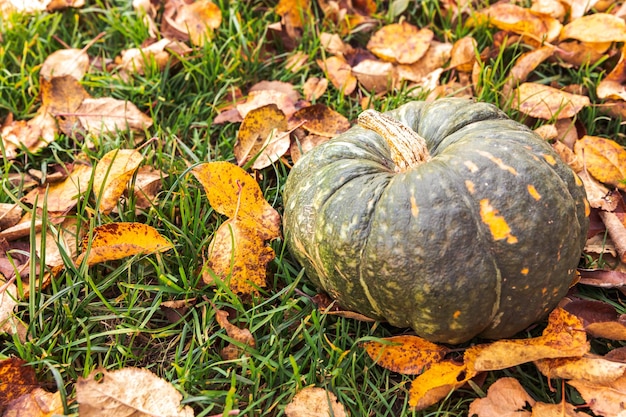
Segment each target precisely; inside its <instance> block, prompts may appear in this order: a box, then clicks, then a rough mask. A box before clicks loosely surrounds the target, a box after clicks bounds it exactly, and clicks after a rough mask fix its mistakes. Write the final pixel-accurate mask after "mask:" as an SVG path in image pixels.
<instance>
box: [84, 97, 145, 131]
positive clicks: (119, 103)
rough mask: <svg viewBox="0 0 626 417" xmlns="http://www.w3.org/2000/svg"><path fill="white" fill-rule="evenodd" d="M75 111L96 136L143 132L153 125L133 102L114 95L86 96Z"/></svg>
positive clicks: (87, 129)
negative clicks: (130, 131)
mask: <svg viewBox="0 0 626 417" xmlns="http://www.w3.org/2000/svg"><path fill="white" fill-rule="evenodd" d="M75 113H76V117H77V118H78V120H79V121H80V123H81V125H82V127H83V129H85V130H86V131H87V132H88V133H91V134H93V135H96V136H97V135H100V134H102V133H117V132H120V131H122V132H124V131H126V130H133V131H137V132H141V131H143V130H145V129H148V128H149V127H150V126H152V119H151V118H150V117H149V116H147V115H146V114H144V113H142V112H141V111H140V110H139V109H138V108H137V106H135V105H134V104H133V103H131V102H128V101H124V100H118V99H115V98H112V97H101V98H86V99H84V100H83V101H82V103H81V104H80V106H79V107H78V108H77V109H76V112H75Z"/></svg>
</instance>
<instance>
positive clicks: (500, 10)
mask: <svg viewBox="0 0 626 417" xmlns="http://www.w3.org/2000/svg"><path fill="white" fill-rule="evenodd" d="M477 17H478V20H479V21H488V22H489V23H490V24H492V25H493V26H495V27H497V28H498V29H501V30H506V31H510V32H513V33H517V34H520V35H526V36H529V37H531V38H532V39H534V40H537V41H542V42H552V41H553V40H554V39H556V37H557V36H558V35H559V33H560V31H561V27H562V25H561V24H560V23H559V21H558V20H556V19H555V18H553V17H550V16H547V15H543V14H539V13H537V14H536V13H534V12H533V11H531V10H530V9H525V8H523V7H520V6H517V5H514V4H511V3H497V4H494V5H493V6H490V7H488V8H486V9H483V10H481V11H479V12H478V13H477Z"/></svg>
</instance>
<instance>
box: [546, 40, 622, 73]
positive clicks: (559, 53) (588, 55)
mask: <svg viewBox="0 0 626 417" xmlns="http://www.w3.org/2000/svg"><path fill="white" fill-rule="evenodd" d="M611 44H612V42H580V41H576V40H574V41H564V42H560V43H559V45H558V48H556V50H555V52H554V55H555V56H556V57H558V58H559V59H560V60H561V61H563V62H565V63H566V64H569V65H573V66H575V67H580V66H582V65H586V64H593V63H595V62H597V61H598V60H600V58H602V57H603V56H604V55H605V54H606V53H607V51H608V49H609V48H610V47H611Z"/></svg>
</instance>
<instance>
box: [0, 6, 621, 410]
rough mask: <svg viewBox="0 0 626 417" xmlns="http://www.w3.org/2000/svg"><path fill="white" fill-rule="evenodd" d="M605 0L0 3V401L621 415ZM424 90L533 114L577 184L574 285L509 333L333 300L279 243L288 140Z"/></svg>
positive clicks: (291, 152) (617, 162) (615, 126)
mask: <svg viewBox="0 0 626 417" xmlns="http://www.w3.org/2000/svg"><path fill="white" fill-rule="evenodd" d="M625 18H626V3H622V2H619V1H613V0H601V1H598V0H594V1H587V0H585V1H578V0H563V1H557V0H536V1H532V2H530V1H526V2H512V1H511V2H508V1H503V2H499V3H491V4H490V3H488V2H480V1H473V0H464V1H451V0H425V1H420V2H412V1H402V0H395V1H390V2H378V1H373V0H359V1H357V0H353V1H339V2H335V1H322V0H318V1H312V0H311V1H309V0H291V1H289V0H281V1H278V2H271V1H246V2H244V1H215V2H211V1H209V0H198V1H183V0H163V1H156V0H155V1H150V0H145V1H141V0H136V1H133V2H132V4H131V2H127V1H113V0H111V1H103V0H98V1H93V2H84V1H81V0H75V1H70V0H66V1H63V0H51V1H42V2H32V3H30V2H15V1H7V0H0V62H2V67H0V123H2V125H1V127H0V129H1V130H0V137H1V141H0V163H1V164H2V170H1V172H0V183H1V187H2V188H1V190H0V248H1V250H0V415H4V416H14V415H33V416H48V415H53V414H61V415H77V413H79V412H80V414H81V415H85V416H105V415H107V416H108V415H119V416H125V415H141V416H143V415H145V416H157V415H159V416H164V415H168V416H178V415H181V416H192V415H196V416H217V415H224V416H226V415H246V416H273V415H276V416H280V415H287V416H302V415H306V416H326V415H329V412H330V410H331V409H332V413H333V414H332V415H335V416H341V415H352V416H361V415H368V416H398V415H424V416H427V415H430V416H435V415H437V416H465V415H468V413H469V414H477V415H478V416H482V417H487V416H496V415H497V416H501V415H507V413H509V415H513V414H511V413H514V415H526V416H530V415H531V412H532V415H580V414H575V411H578V412H582V413H585V414H587V415H603V416H617V415H623V413H624V412H625V411H624V404H625V403H626V376H625V371H626V359H625V358H626V354H624V353H623V352H624V350H623V348H624V340H626V325H625V324H624V320H623V317H624V316H623V314H624V313H626V308H625V305H624V302H623V288H624V286H625V285H626V267H625V264H626V216H625V214H624V212H625V204H624V200H623V198H622V196H621V194H620V192H623V191H625V190H626V182H625V178H626V151H625V150H624V148H623V146H624V145H625V144H626V128H625V127H624V122H623V120H626V58H625V55H626V49H625V48H626V47H625V46H624V45H625V44H626V22H625V20H624V19H625ZM444 96H459V97H471V98H474V99H476V100H481V101H487V102H490V103H493V104H496V105H497V106H498V107H500V108H501V109H503V110H504V111H505V112H506V113H507V114H508V115H509V116H510V117H511V118H513V119H514V120H517V121H519V122H521V123H524V124H526V125H527V126H529V127H530V128H532V129H535V131H536V132H537V133H538V134H539V135H540V136H541V137H542V138H544V139H545V140H546V141H549V143H550V144H551V145H552V146H553V148H554V149H555V150H556V151H557V153H558V154H559V155H560V156H561V157H562V158H563V159H564V160H565V161H566V162H567V163H568V164H569V165H570V166H571V167H572V169H573V170H574V171H576V172H577V173H578V174H579V176H580V178H581V179H582V181H583V183H584V185H585V188H586V190H587V194H588V197H589V198H588V199H589V204H590V207H589V210H590V218H591V229H590V233H589V240H588V242H587V245H586V247H585V252H584V254H583V256H582V257H581V263H580V268H579V281H578V282H577V283H576V284H575V286H573V287H572V288H571V290H570V294H569V295H568V297H567V298H566V299H565V300H564V301H563V302H562V303H561V307H562V308H559V309H557V310H555V311H554V312H553V313H552V314H551V315H550V318H549V320H546V321H545V322H543V323H538V324H537V325H536V326H533V327H532V328H529V329H527V331H525V332H523V333H522V334H520V335H519V336H518V337H516V338H515V340H506V341H500V342H495V343H490V342H489V341H485V340H472V341H471V342H469V343H465V344H463V345H460V346H444V345H436V344H432V343H430V342H427V341H425V340H422V339H420V338H418V337H416V336H413V335H411V334H410V331H408V330H407V329H396V328H393V327H391V326H388V325H387V324H385V323H377V322H372V321H369V320H367V318H366V317H362V316H359V315H358V314H355V313H353V312H346V311H341V307H340V305H341V300H339V303H338V304H337V303H333V302H332V301H331V300H329V299H328V298H327V297H326V296H325V295H324V294H319V293H318V290H317V289H316V288H314V287H313V286H312V285H311V284H310V283H309V282H308V281H307V279H306V276H305V275H304V273H303V271H302V270H301V267H300V266H299V265H298V264H297V263H296V262H295V261H294V260H293V258H292V257H291V256H290V254H289V253H288V252H287V250H286V248H285V245H284V243H283V240H282V234H281V228H282V225H281V214H282V211H283V207H282V204H283V202H282V190H283V186H284V184H285V181H286V178H287V176H288V174H289V171H290V168H291V166H293V164H294V163H295V162H296V161H297V160H298V159H299V158H300V156H301V155H302V154H303V153H305V152H306V151H308V150H310V149H311V148H313V147H315V146H317V145H319V144H321V143H323V142H325V141H328V140H330V139H331V138H333V137H335V136H336V135H338V134H340V133H342V132H344V131H346V130H347V129H349V128H350V126H352V125H353V124H354V122H355V120H356V117H357V115H358V114H359V113H360V112H361V111H363V110H365V109H367V108H375V109H377V110H381V111H384V110H390V109H393V108H395V107H397V106H399V105H400V104H403V103H405V102H408V101H411V100H416V99H420V100H434V99H436V98H438V97H444ZM459 250H462V248H459ZM442 261H444V262H445V260H442ZM477 302H479V300H477ZM503 398H505V400H503ZM620 413H621V414H620Z"/></svg>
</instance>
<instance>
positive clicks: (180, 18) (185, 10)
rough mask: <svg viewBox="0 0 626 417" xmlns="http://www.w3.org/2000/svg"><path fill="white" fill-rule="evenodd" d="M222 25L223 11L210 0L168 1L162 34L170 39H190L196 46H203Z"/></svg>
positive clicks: (164, 13)
mask: <svg viewBox="0 0 626 417" xmlns="http://www.w3.org/2000/svg"><path fill="white" fill-rule="evenodd" d="M221 23H222V11H221V10H220V8H219V7H218V6H217V5H216V4H215V3H213V2H211V1H210V0H198V1H195V2H193V3H188V2H185V1H183V0H175V1H168V2H166V3H165V10H164V12H163V24H162V33H163V35H164V36H165V37H168V38H170V39H178V40H181V41H187V40H188V39H189V40H191V42H192V43H193V44H194V45H198V46H202V45H203V44H204V42H205V41H206V40H208V39H210V38H211V35H212V31H213V30H214V29H217V28H218V27H219V26H220V24H221Z"/></svg>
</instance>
